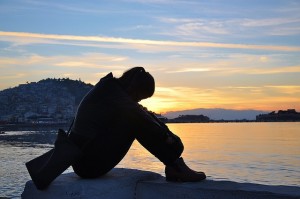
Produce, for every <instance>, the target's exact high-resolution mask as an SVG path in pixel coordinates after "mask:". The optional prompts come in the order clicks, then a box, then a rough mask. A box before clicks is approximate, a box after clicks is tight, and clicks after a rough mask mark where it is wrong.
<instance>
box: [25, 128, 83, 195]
mask: <svg viewBox="0 0 300 199" xmlns="http://www.w3.org/2000/svg"><path fill="white" fill-rule="evenodd" d="M81 156H82V152H81V150H80V149H79V148H78V147H77V146H76V145H75V144H74V143H73V142H71V141H70V140H69V139H68V136H67V134H66V133H65V132H64V131H63V130H61V129H60V130H59V131H58V135H57V138H56V141H55V144H54V148H53V149H51V150H50V151H48V152H47V153H45V154H43V155H41V156H39V157H37V158H35V159H33V160H31V161H29V162H27V163H26V164H25V165H26V168H27V170H28V172H29V174H30V176H31V179H32V181H33V182H34V184H35V186H36V187H37V189H39V190H42V189H45V188H47V187H48V185H49V184H50V183H51V182H52V181H53V180H54V179H55V178H56V177H57V176H59V175H60V174H62V173H63V172H64V171H65V170H66V169H67V168H68V167H69V166H71V165H72V164H73V163H74V162H75V161H76V160H78V159H79V158H80V157H81Z"/></svg>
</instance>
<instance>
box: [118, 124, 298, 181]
mask: <svg viewBox="0 0 300 199" xmlns="http://www.w3.org/2000/svg"><path fill="white" fill-rule="evenodd" d="M168 126H169V128H170V129H171V130H172V131H173V132H175V133H176V134H177V135H179V137H181V139H182V141H183V143H184V145H185V150H184V152H183V157H184V159H185V161H186V162H187V164H188V165H190V166H191V167H192V168H193V169H195V170H199V171H204V172H205V173H206V174H207V175H208V176H209V178H210V179H214V180H232V181H237V182H253V183H260V184H269V185H294V186H300V167H299V165H300V131H299V129H300V123H214V124H212V123H204V124H202V123H201V124H168ZM133 157H134V160H135V161H134V162H133V161H132V160H133ZM120 165H122V166H125V167H128V166H131V167H133V168H138V169H148V170H152V171H155V172H158V173H161V174H164V166H163V165H162V164H161V163H160V162H159V161H157V159H155V158H153V157H152V155H151V154H149V152H148V151H146V150H145V149H143V148H142V147H141V146H140V145H139V144H138V143H134V145H133V150H131V151H129V153H128V155H127V157H125V159H124V160H123V161H122V162H121V164H120Z"/></svg>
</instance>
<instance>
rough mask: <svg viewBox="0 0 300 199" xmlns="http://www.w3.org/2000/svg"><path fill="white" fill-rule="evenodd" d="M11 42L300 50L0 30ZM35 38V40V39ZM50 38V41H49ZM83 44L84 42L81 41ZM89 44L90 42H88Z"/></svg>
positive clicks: (296, 49)
mask: <svg viewBox="0 0 300 199" xmlns="http://www.w3.org/2000/svg"><path fill="white" fill-rule="evenodd" d="M7 37H9V41H10V42H12V41H14V39H16V40H15V42H20V38H21V42H24V43H26V44H31V43H34V42H35V41H36V42H37V43H48V42H50V43H51V42H52V41H57V40H58V41H64V42H66V44H68V42H69V41H71V42H72V41H81V42H96V43H98V42H99V43H109V44H111V43H120V44H129V45H132V44H133V45H135V44H139V45H144V48H147V46H148V45H150V46H152V45H153V46H160V47H161V48H164V47H165V46H167V47H170V46H171V47H177V48H180V47H190V48H228V49H247V50H268V51H270V50H271V51H296V52H298V51H300V47H295V46H272V45H251V44H231V43H212V42H180V41H166V40H144V39H130V38H120V37H102V36H76V35H57V34H40V33H28V32H4V31H0V40H2V41H7V40H8V39H7ZM35 39H36V40H35ZM49 40H50V41H49ZM81 45H84V43H81ZM88 45H90V43H88Z"/></svg>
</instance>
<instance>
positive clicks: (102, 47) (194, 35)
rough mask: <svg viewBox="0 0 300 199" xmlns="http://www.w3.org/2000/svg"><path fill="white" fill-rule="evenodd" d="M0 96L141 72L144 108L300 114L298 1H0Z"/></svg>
mask: <svg viewBox="0 0 300 199" xmlns="http://www.w3.org/2000/svg"><path fill="white" fill-rule="evenodd" d="M0 46H1V48H0V70H1V73H0V90H2V89H5V88H8V87H14V86H17V85H18V84H22V83H26V82H27V81H29V82H31V81H39V80H40V79H43V78H47V77H56V78H61V77H70V78H72V79H79V78H80V79H81V80H83V81H85V82H90V83H93V84H95V83H96V82H97V81H98V80H99V78H101V77H102V76H103V75H105V74H106V73H108V72H113V73H114V75H115V76H119V75H121V74H122V72H123V71H124V70H126V69H128V68H130V67H132V66H137V65H141V66H144V67H145V68H146V69H147V70H149V71H150V72H151V73H152V74H153V76H154V77H155V79H156V85H157V89H156V93H155V95H154V97H153V98H151V99H148V100H146V101H145V102H143V103H144V105H146V106H148V107H150V109H152V110H154V111H158V112H164V111H170V110H183V109H192V108H232V109H260V110H278V109H286V108H295V109H298V110H299V109H300V81H299V77H300V58H299V57H300V1H298V0H272V1H271V0H264V1H261V0H260V1H258V0H243V1H241V0H239V1H238V0H226V1H225V0H223V1H221V0H210V1H209V0H206V1H201V0H199V1H186V0H179V1H177V0H172V1H171V0H153V1H151V0H150V1H146V0H124V1H56V0H51V1H48V0H44V1H41V0H40V1H38V0H23V1H16V0H0Z"/></svg>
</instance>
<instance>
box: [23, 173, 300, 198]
mask: <svg viewBox="0 0 300 199" xmlns="http://www.w3.org/2000/svg"><path fill="white" fill-rule="evenodd" d="M22 198H23V199H29V198H30V199H37V198H43V199H56V198H61V199H77V198H78V199H79V198H81V199H84V198H87V199H93V198H97V199H102V198H114V199H118V198H125V199H126V198H136V199H150V198H151V199H153V198H155V199H161V198H164V199H168V198H169V199H173V198H189V199H193V198H205V199H210V198H222V199H227V198H251V199H252V198H254V199H255V198H257V199H292V198H299V199H300V187H292V186H267V185H258V184H251V183H236V182H230V181H212V180H205V181H203V182H199V183H170V182H166V181H165V178H164V177H163V176H161V175H159V174H157V173H153V172H149V171H140V170H134V169H121V168H115V169H113V170H112V171H111V172H109V173H108V174H107V175H105V176H103V177H101V178H97V179H91V180H86V179H81V178H79V177H77V176H76V174H74V173H68V174H63V175H61V176H59V177H58V178H57V179H56V180H55V181H54V182H53V183H52V184H51V185H50V186H49V188H48V189H46V190H44V191H39V190H37V189H36V188H35V186H34V184H33V183H32V181H28V182H27V183H26V185H25V189H24V191H23V193H22Z"/></svg>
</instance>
